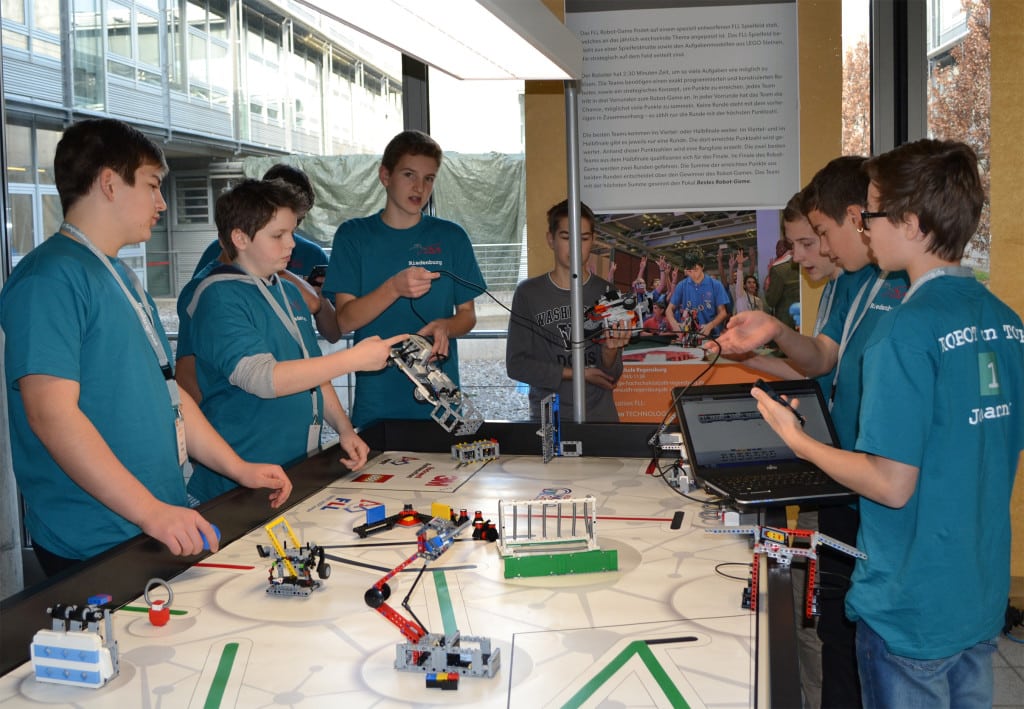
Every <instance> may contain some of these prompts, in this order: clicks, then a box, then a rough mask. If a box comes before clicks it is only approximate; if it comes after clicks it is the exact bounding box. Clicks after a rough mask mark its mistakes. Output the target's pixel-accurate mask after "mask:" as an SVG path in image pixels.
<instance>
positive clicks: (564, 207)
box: [548, 199, 597, 236]
mask: <svg viewBox="0 0 1024 709" xmlns="http://www.w3.org/2000/svg"><path fill="white" fill-rule="evenodd" d="M568 218H569V200H567V199H563V200H562V201H561V202H559V203H558V204H556V205H555V206H554V207H552V208H551V209H549V210H548V233H549V234H551V235H552V236H554V235H555V234H556V233H557V232H558V222H560V221H561V220H562V219H568ZM584 219H589V220H590V226H594V225H595V224H597V218H596V217H594V212H593V211H592V210H591V209H590V207H588V206H587V205H586V204H584V203H583V202H580V221H581V222H582V221H583V220H584Z"/></svg>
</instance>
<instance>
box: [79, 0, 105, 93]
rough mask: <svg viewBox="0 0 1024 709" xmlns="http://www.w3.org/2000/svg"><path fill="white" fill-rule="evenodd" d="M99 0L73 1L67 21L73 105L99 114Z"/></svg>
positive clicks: (101, 51) (101, 84)
mask: <svg viewBox="0 0 1024 709" xmlns="http://www.w3.org/2000/svg"><path fill="white" fill-rule="evenodd" d="M103 56H104V35H103V11H102V0H74V1H73V3H72V19H71V71H72V79H73V84H72V91H73V92H74V97H73V101H74V106H75V107H76V108H83V109H87V110H90V111H102V110H103V109H104V107H105V106H106V72H105V71H104V70H103Z"/></svg>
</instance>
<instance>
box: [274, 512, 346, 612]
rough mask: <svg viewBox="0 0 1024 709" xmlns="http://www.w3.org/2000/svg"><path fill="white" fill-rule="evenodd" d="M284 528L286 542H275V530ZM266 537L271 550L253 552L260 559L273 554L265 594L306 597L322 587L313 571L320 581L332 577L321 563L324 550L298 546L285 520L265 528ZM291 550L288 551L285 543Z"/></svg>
mask: <svg viewBox="0 0 1024 709" xmlns="http://www.w3.org/2000/svg"><path fill="white" fill-rule="evenodd" d="M278 526H283V527H284V529H285V531H286V533H287V539H286V540H285V541H284V542H282V541H280V540H279V539H278V537H277V533H276V532H275V528H276V527H278ZM264 529H266V530H267V536H268V537H270V546H269V547H268V546H265V545H263V544H257V545H256V551H258V552H259V555H260V556H261V557H265V558H267V557H270V556H271V552H273V553H274V555H275V558H274V562H273V563H272V564H271V565H270V572H269V579H268V583H269V585H268V586H267V593H269V594H271V595H274V596H308V595H310V594H311V593H313V591H315V590H316V589H318V588H320V586H321V585H322V584H321V583H320V581H317V580H316V579H314V578H313V572H314V571H316V574H317V576H318V577H319V578H320V579H326V578H327V577H329V576H330V575H331V567H330V564H328V563H327V562H326V561H325V560H324V548H323V547H321V546H317V545H316V544H311V543H310V542H306V544H304V545H302V544H299V540H298V538H297V537H296V536H295V532H293V531H292V527H291V525H290V524H288V520H286V519H285V518H284V517H278V518H277V519H275V520H273V521H271V522H270V524H268V525H266V526H265V527H264ZM289 541H291V543H292V546H291V547H290V548H289V546H288V542H289Z"/></svg>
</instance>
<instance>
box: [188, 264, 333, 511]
mask: <svg viewBox="0 0 1024 709" xmlns="http://www.w3.org/2000/svg"><path fill="white" fill-rule="evenodd" d="M275 281H276V283H279V284H280V285H282V286H283V287H284V293H283V294H282V290H281V288H280V287H279V286H278V285H268V286H267V291H268V292H269V293H270V295H271V296H272V297H273V298H274V299H275V301H277V303H278V304H279V305H280V306H281V308H282V310H283V311H284V312H285V313H286V314H287V309H286V308H284V298H285V297H287V299H288V302H289V303H290V305H291V310H292V313H293V314H294V316H295V324H296V326H297V327H298V330H299V332H300V333H301V336H302V340H303V343H304V344H305V346H306V351H307V352H308V353H309V355H310V356H312V357H318V356H320V349H319V346H318V345H317V340H316V334H315V333H314V332H313V326H312V323H311V320H312V317H311V316H310V314H309V310H308V309H307V308H306V305H305V303H304V302H303V300H302V294H301V293H299V289H298V288H296V287H295V286H293V285H292V284H291V283H289V282H287V281H284V280H280V279H276V278H275ZM196 293H197V297H196V298H195V299H194V306H193V307H194V310H193V312H192V324H191V336H192V343H193V345H194V346H193V350H194V352H195V356H196V378H197V380H198V382H199V388H200V389H201V390H202V392H203V401H202V403H201V404H200V406H201V408H202V410H203V413H204V414H206V418H207V419H209V421H210V423H211V424H212V425H213V427H214V428H216V429H217V432H218V433H220V435H221V436H222V437H223V438H224V439H225V440H226V441H227V442H228V443H229V444H230V445H231V447H232V448H234V449H235V452H236V453H238V455H239V456H241V457H242V458H243V459H244V460H248V461H251V462H259V463H276V464H278V465H287V464H288V463H290V462H292V461H294V460H296V459H298V458H301V457H303V456H305V455H306V452H307V451H306V443H307V438H308V434H309V426H310V424H311V423H312V422H313V401H312V397H311V395H310V392H308V391H300V392H297V393H295V394H291V395H289V396H279V397H274V398H261V397H259V396H257V395H255V394H251V393H249V392H247V391H245V390H243V389H241V388H240V387H238V386H235V385H234V384H232V383H231V381H230V378H231V376H232V374H234V373H235V370H236V368H237V367H238V364H239V362H240V361H241V360H242V359H244V358H246V357H251V356H254V355H259V354H270V355H272V356H273V357H274V358H275V360H276V361H278V362H285V361H288V360H295V359H301V358H302V350H301V348H300V347H299V344H298V342H296V341H295V340H294V339H293V338H292V336H291V334H289V332H288V330H287V329H286V327H285V325H284V323H283V322H282V321H281V320H280V318H279V317H278V316H277V314H276V313H275V311H274V309H273V307H272V306H271V305H270V303H268V302H267V301H266V299H265V298H264V297H263V295H262V294H261V292H260V291H259V289H258V288H257V287H256V284H255V282H254V281H253V280H252V279H251V278H250V277H249V276H245V275H243V274H241V272H240V271H238V270H237V269H236V268H235V267H234V266H225V265H220V266H218V267H217V268H215V269H214V270H213V271H212V272H211V273H210V275H208V276H207V277H206V279H204V281H203V282H201V283H200V284H199V285H198V286H197V288H196ZM316 397H317V411H318V412H319V421H322V420H323V410H324V404H323V395H322V393H321V392H320V390H319V389H317V390H316ZM234 487H236V484H235V482H234V481H233V480H231V479H229V478H226V477H224V476H222V475H219V474H217V473H215V472H214V471H212V470H210V469H209V468H206V467H205V466H203V465H201V464H199V463H196V464H195V472H194V473H193V474H192V478H191V479H190V480H189V483H188V491H189V493H190V494H191V495H193V496H195V497H196V498H197V499H199V500H200V501H201V502H203V501H206V500H209V499H210V498H212V497H216V496H217V495H219V494H221V493H223V492H226V491H227V490H230V489H232V488H234Z"/></svg>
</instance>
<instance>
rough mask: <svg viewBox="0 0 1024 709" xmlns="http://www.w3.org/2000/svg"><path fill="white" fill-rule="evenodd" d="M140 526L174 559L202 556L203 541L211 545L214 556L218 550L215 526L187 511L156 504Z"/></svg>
mask: <svg viewBox="0 0 1024 709" xmlns="http://www.w3.org/2000/svg"><path fill="white" fill-rule="evenodd" d="M139 526H140V527H141V528H142V531H143V532H144V533H146V534H147V535H149V536H150V537H153V539H156V540H157V541H158V542H160V543H161V544H163V545H164V546H165V547H167V549H168V550H169V551H170V552H171V553H172V554H174V555H175V556H192V555H194V554H199V553H201V552H203V551H204V549H203V537H206V539H207V540H208V541H209V547H210V551H212V552H215V551H217V549H218V548H219V545H218V540H217V533H216V532H215V531H214V529H213V525H211V524H210V523H209V522H207V521H206V520H205V519H203V516H202V515H201V514H199V513H198V512H196V511H195V510H193V509H189V508H188V507H176V506H175V505H168V504H167V503H165V502H159V501H157V504H156V505H155V506H154V507H153V508H152V509H151V510H148V511H147V514H146V515H145V517H144V519H143V520H142V522H141V524H140V525H139ZM200 534H202V536H200Z"/></svg>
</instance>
